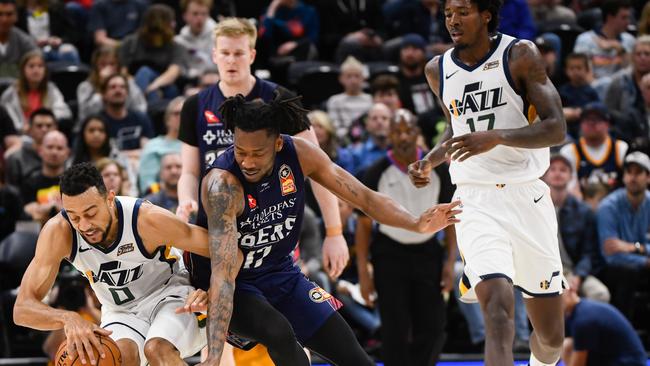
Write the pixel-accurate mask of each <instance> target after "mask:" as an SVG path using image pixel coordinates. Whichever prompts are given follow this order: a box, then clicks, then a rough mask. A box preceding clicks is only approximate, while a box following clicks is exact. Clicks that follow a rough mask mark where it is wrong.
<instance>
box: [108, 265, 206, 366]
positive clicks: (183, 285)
mask: <svg viewBox="0 0 650 366" xmlns="http://www.w3.org/2000/svg"><path fill="white" fill-rule="evenodd" d="M192 291H194V288H193V287H191V286H189V284H188V280H187V279H186V278H183V277H181V276H174V277H172V278H171V279H170V280H169V282H168V283H167V284H166V285H165V286H163V287H161V288H160V289H158V290H156V291H155V292H154V293H152V294H151V295H149V296H148V297H147V298H146V299H143V300H141V301H140V303H139V304H137V305H136V306H134V307H133V308H131V309H128V310H120V309H119V308H107V307H105V306H104V307H102V321H101V327H102V328H106V329H109V330H111V331H113V333H112V334H111V335H110V337H111V338H112V339H113V340H114V341H117V340H119V339H124V338H127V339H130V340H132V341H134V342H135V343H136V344H137V345H138V350H139V353H140V365H142V366H144V365H147V363H148V362H147V359H146V357H145V355H144V345H145V344H146V343H147V341H148V340H150V339H152V338H163V339H166V340H168V341H169V342H170V343H171V344H173V345H174V347H176V349H177V350H178V351H179V352H180V354H181V357H182V358H185V357H190V356H193V355H194V354H196V353H197V352H199V351H200V350H201V349H202V348H203V347H205V346H206V344H207V338H206V333H205V327H200V326H199V319H197V316H196V315H195V314H193V313H183V314H176V313H175V310H176V309H177V308H179V307H181V306H183V305H184V304H185V299H186V298H187V296H188V294H189V293H190V292H192Z"/></svg>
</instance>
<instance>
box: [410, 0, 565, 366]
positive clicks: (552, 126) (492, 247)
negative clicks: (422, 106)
mask: <svg viewBox="0 0 650 366" xmlns="http://www.w3.org/2000/svg"><path fill="white" fill-rule="evenodd" d="M443 3H444V14H445V23H446V26H447V30H448V31H449V33H450V35H451V38H452V40H453V42H454V48H452V49H451V50H448V51H447V52H445V53H444V54H443V55H440V56H437V57H435V58H434V59H433V60H431V61H430V62H429V63H428V64H427V67H426V69H425V74H426V77H427V79H428V82H429V85H430V87H431V89H432V90H433V92H434V93H436V94H437V96H438V97H439V99H440V101H441V102H442V105H443V106H444V107H445V108H444V109H445V111H446V114H447V118H448V121H449V124H448V126H447V129H446V131H445V132H444V135H443V137H442V139H441V141H440V143H439V144H438V145H437V146H436V147H435V148H434V149H433V150H432V151H431V152H430V153H429V154H428V155H427V156H426V157H425V158H424V159H423V160H420V161H418V162H415V163H413V164H411V166H410V167H409V175H410V177H411V180H412V181H413V183H414V184H415V185H416V186H418V187H420V186H424V185H426V184H428V183H429V178H428V177H429V173H430V171H431V169H432V167H434V166H437V165H438V164H440V163H442V162H443V161H444V160H445V159H447V158H451V165H450V169H449V171H450V174H451V178H452V181H453V182H454V183H455V184H456V185H457V190H456V194H455V198H454V199H455V200H456V199H460V200H462V202H463V210H464V211H463V213H462V214H460V215H459V218H460V220H461V222H460V224H457V230H456V233H457V237H458V246H459V249H460V252H461V255H462V256H463V260H464V263H465V268H464V275H463V276H462V281H461V283H460V284H459V286H460V288H461V294H462V298H461V299H462V300H465V301H476V300H478V301H479V302H480V303H481V309H482V311H483V315H484V319H485V330H486V341H485V364H486V365H492V366H504V365H512V364H513V356H512V343H513V338H514V327H513V316H514V301H513V289H512V286H513V285H514V286H517V287H518V288H519V289H521V291H522V292H523V294H524V298H525V302H526V308H527V310H528V315H529V317H530V320H531V323H532V324H533V328H534V331H533V333H532V335H531V337H530V348H531V350H532V354H531V357H530V365H532V366H539V365H555V364H556V363H557V361H558V360H559V358H560V353H561V348H562V342H563V338H564V317H563V313H562V301H561V297H560V296H559V295H560V294H561V293H562V289H563V286H564V281H563V277H562V263H561V261H560V254H559V246H558V241H557V221H556V216H555V210H554V208H553V203H552V202H551V198H550V194H549V189H548V187H547V186H546V185H545V184H544V183H543V182H542V181H541V180H539V178H540V177H541V176H542V175H543V174H544V172H545V171H546V169H547V168H548V166H549V151H548V147H549V146H552V145H555V144H559V143H561V142H562V141H563V140H564V136H565V130H566V122H565V121H564V118H563V115H562V107H561V103H560V98H559V95H558V93H557V90H556V89H555V87H554V86H553V84H552V83H551V81H550V80H549V79H548V77H547V75H546V71H545V69H544V62H543V61H542V58H541V56H540V53H539V51H538V50H537V48H536V47H535V45H534V44H533V43H531V42H529V41H524V40H517V39H514V38H512V37H510V36H507V35H504V34H498V33H495V30H496V29H497V25H498V16H499V10H500V8H501V0H446V1H443Z"/></svg>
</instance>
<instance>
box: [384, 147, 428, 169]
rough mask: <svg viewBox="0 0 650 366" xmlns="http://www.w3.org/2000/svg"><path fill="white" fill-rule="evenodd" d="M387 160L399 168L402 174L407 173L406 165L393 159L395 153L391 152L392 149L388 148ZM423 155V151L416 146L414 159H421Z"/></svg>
mask: <svg viewBox="0 0 650 366" xmlns="http://www.w3.org/2000/svg"><path fill="white" fill-rule="evenodd" d="M387 154H388V160H390V162H391V163H392V164H393V165H395V166H396V167H397V168H398V169H399V170H401V171H402V172H403V173H404V174H408V168H409V167H408V165H403V164H402V163H400V162H399V161H397V159H395V155H394V154H393V149H390V150H388V152H387ZM423 157H424V151H422V149H421V148H419V147H417V148H416V149H415V161H418V160H421V159H422V158H423Z"/></svg>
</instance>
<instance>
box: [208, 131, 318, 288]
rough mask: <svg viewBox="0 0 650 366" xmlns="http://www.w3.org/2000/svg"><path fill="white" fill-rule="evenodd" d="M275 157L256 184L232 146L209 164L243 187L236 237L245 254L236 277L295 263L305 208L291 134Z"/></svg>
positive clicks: (302, 177)
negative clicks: (271, 165)
mask: <svg viewBox="0 0 650 366" xmlns="http://www.w3.org/2000/svg"><path fill="white" fill-rule="evenodd" d="M282 139H283V140H284V145H283V147H282V150H281V151H280V152H278V153H277V154H276V156H275V163H274V165H273V171H272V172H271V174H270V175H269V176H267V177H265V178H263V179H262V180H260V181H259V182H257V183H250V182H248V181H247V180H246V179H245V178H244V175H243V173H242V172H241V170H240V169H239V165H237V162H236V161H235V154H234V148H233V147H232V146H231V147H229V148H228V149H226V151H225V152H224V153H223V154H222V155H220V156H219V157H218V158H217V160H216V161H215V162H214V164H213V165H212V168H218V169H223V170H227V171H229V172H230V173H231V174H233V175H234V176H235V177H237V179H239V182H240V183H241V185H242V187H243V189H244V201H245V202H244V204H245V205H244V207H245V208H244V212H243V213H242V214H241V215H240V216H239V217H237V231H238V234H237V240H238V244H239V248H240V249H241V250H242V252H243V253H244V264H243V266H242V268H241V270H240V271H239V275H238V279H250V278H255V277H257V276H259V275H260V274H263V273H267V272H271V271H278V270H284V269H287V268H291V267H293V266H294V264H293V259H292V256H291V253H292V252H293V250H294V249H295V248H296V245H297V244H298V239H299V237H300V229H301V227H302V217H303V212H304V208H305V184H304V183H305V182H304V181H305V178H304V176H303V174H302V168H301V167H300V162H299V161H298V155H297V154H296V149H295V146H294V144H293V139H292V138H291V137H290V136H287V135H282Z"/></svg>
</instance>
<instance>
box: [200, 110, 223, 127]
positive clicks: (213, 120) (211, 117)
mask: <svg viewBox="0 0 650 366" xmlns="http://www.w3.org/2000/svg"><path fill="white" fill-rule="evenodd" d="M203 115H204V116H205V120H206V121H208V126H210V125H218V124H220V123H221V120H220V119H219V117H217V116H216V115H215V114H214V113H212V112H211V111H205V112H203Z"/></svg>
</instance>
